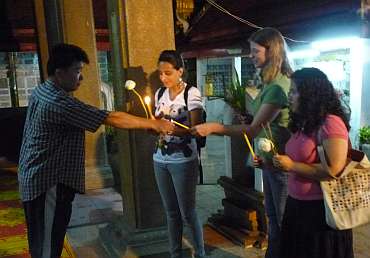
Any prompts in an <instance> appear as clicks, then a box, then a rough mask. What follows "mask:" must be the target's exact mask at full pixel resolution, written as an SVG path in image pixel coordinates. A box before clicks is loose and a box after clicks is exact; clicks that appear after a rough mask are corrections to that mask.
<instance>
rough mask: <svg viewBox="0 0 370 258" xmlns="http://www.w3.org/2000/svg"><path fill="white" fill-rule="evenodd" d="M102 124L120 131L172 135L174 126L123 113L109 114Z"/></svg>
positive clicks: (165, 121) (159, 120)
mask: <svg viewBox="0 0 370 258" xmlns="http://www.w3.org/2000/svg"><path fill="white" fill-rule="evenodd" d="M104 124H106V125H110V126H113V127H117V128H122V129H153V130H155V131H157V132H159V133H165V134H167V133H172V132H173V130H174V125H173V124H172V123H171V122H169V121H167V120H162V119H146V118H142V117H138V116H134V115H131V114H128V113H125V112H110V113H109V114H108V116H107V118H106V119H105V120H104Z"/></svg>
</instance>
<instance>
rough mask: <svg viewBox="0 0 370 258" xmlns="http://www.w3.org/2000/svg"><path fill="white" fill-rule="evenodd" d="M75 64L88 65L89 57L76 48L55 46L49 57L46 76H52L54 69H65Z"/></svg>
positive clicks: (62, 45)
mask: <svg viewBox="0 0 370 258" xmlns="http://www.w3.org/2000/svg"><path fill="white" fill-rule="evenodd" d="M75 62H83V63H85V64H89V57H88V56H87V54H86V52H85V51H84V50H83V49H82V48H80V47H78V46H75V45H71V44H65V43H61V44H57V45H55V46H54V47H53V48H52V50H51V52H50V55H49V60H48V64H47V72H48V75H49V76H53V75H55V70H56V69H66V68H68V67H70V66H71V65H72V64H73V63H75Z"/></svg>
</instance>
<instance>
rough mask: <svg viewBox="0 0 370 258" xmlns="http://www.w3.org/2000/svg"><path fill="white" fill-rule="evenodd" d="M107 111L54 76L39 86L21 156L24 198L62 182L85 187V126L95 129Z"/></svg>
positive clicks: (21, 180)
mask: <svg viewBox="0 0 370 258" xmlns="http://www.w3.org/2000/svg"><path fill="white" fill-rule="evenodd" d="M107 115H108V112H107V111H103V110H99V109H98V108H96V107H93V106H90V105H87V104H85V103H83V102H81V101H79V100H78V99H76V98H74V97H71V96H70V95H68V93H67V92H66V91H64V90H63V89H61V88H59V87H57V86H56V85H55V84H54V83H53V82H52V81H50V80H48V81H46V82H45V83H43V84H41V85H40V86H38V87H36V88H35V90H34V91H33V93H32V96H31V98H30V100H29V106H28V110H27V118H26V123H25V127H24V132H23V142H22V147H21V153H20V160H19V173H18V180H19V187H20V192H21V196H22V200H23V201H30V200H33V199H35V198H36V197H37V196H39V195H40V194H42V193H44V192H46V191H47V190H48V189H49V188H51V187H53V186H54V185H56V184H58V183H62V184H65V185H67V186H70V187H72V188H73V189H75V190H76V191H77V192H80V193H83V192H84V191H85V130H88V131H91V132H95V131H96V130H97V129H98V127H99V126H100V125H101V124H102V123H103V121H104V119H105V118H106V117H107Z"/></svg>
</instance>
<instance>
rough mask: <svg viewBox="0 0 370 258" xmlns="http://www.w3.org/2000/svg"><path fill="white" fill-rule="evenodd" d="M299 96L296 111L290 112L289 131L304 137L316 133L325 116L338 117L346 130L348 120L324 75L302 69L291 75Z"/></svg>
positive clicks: (336, 95)
mask: <svg viewBox="0 0 370 258" xmlns="http://www.w3.org/2000/svg"><path fill="white" fill-rule="evenodd" d="M291 80H292V82H293V83H294V85H295V86H296V89H297V91H298V94H299V99H298V110H296V111H295V112H292V111H290V122H289V129H290V130H291V131H292V132H293V133H295V132H297V131H300V130H301V131H302V132H303V133H304V134H305V135H311V134H312V133H314V132H316V131H317V130H318V129H319V127H320V126H321V125H322V124H323V123H324V122H325V119H326V117H327V115H329V114H332V115H336V116H339V117H340V118H341V119H342V120H343V122H344V124H345V125H346V127H347V129H348V130H349V129H350V126H349V122H348V119H347V117H346V115H345V112H344V109H343V107H342V105H341V102H340V100H339V97H338V94H337V93H336V91H335V89H334V87H333V85H332V83H331V82H330V81H329V79H328V77H327V76H326V74H325V73H323V72H322V71H321V70H319V69H317V68H303V69H300V70H297V71H295V72H294V73H293V74H292V75H291Z"/></svg>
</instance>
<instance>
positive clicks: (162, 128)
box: [151, 119, 175, 134]
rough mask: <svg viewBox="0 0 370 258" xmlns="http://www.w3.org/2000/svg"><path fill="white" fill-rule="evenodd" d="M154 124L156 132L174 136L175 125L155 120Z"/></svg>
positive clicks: (166, 121)
mask: <svg viewBox="0 0 370 258" xmlns="http://www.w3.org/2000/svg"><path fill="white" fill-rule="evenodd" d="M151 121H152V123H153V128H152V129H153V130H155V131H156V132H158V133H163V134H172V133H173V131H174V130H175V125H174V124H172V123H171V122H170V121H168V120H165V119H155V120H151Z"/></svg>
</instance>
